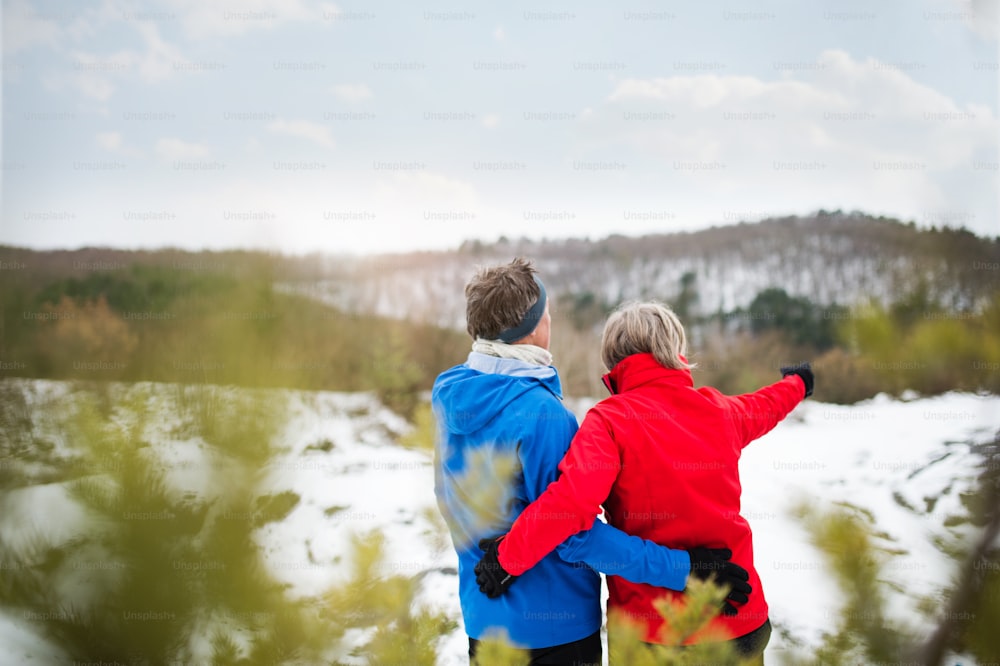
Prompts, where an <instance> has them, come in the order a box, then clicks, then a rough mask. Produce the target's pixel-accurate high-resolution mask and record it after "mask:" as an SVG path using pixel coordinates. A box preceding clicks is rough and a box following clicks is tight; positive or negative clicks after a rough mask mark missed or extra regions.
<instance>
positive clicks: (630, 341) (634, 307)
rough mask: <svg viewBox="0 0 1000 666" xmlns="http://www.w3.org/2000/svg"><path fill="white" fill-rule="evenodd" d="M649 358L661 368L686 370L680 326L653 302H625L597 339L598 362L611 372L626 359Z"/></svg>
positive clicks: (687, 366)
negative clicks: (599, 347)
mask: <svg viewBox="0 0 1000 666" xmlns="http://www.w3.org/2000/svg"><path fill="white" fill-rule="evenodd" d="M632 354H652V355H653V356H654V357H656V360H657V361H659V362H660V365H662V366H663V367H665V368H673V369H675V370H681V369H689V368H691V367H692V366H691V365H690V364H689V363H687V362H686V361H685V360H683V359H682V358H681V356H683V355H685V354H687V336H686V335H685V333H684V326H682V325H681V321H680V319H678V318H677V315H675V314H674V312H673V310H671V309H670V308H668V307H667V306H666V305H664V304H662V303H659V302H657V301H647V302H645V303H640V302H639V301H628V302H625V303H622V304H621V305H619V306H618V307H617V308H616V309H615V311H614V312H612V313H611V316H610V317H608V321H607V323H605V324H604V334H603V335H602V336H601V360H602V361H603V362H604V365H605V366H606V367H607V368H608V370H611V369H612V368H614V367H615V366H616V365H618V363H619V362H620V361H621V360H622V359H624V358H625V357H626V356H631V355H632Z"/></svg>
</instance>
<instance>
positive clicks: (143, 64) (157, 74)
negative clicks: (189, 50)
mask: <svg viewBox="0 0 1000 666" xmlns="http://www.w3.org/2000/svg"><path fill="white" fill-rule="evenodd" d="M137 28H138V30H139V34H140V35H141V36H142V41H143V43H144V44H145V46H146V50H145V52H144V53H142V54H139V55H136V56H135V67H136V70H137V71H138V73H139V77H140V78H141V79H142V80H143V81H146V82H148V83H152V82H156V81H162V80H163V79H167V78H169V77H171V76H172V75H173V73H174V70H175V67H174V65H175V63H179V62H184V61H185V60H186V59H185V58H184V56H183V55H182V54H181V52H180V51H179V50H178V49H177V48H176V47H175V46H173V45H172V44H169V43H167V42H166V41H164V39H163V38H162V37H161V36H160V31H159V29H158V28H157V27H156V25H155V24H152V23H140V24H139V25H138V26H137Z"/></svg>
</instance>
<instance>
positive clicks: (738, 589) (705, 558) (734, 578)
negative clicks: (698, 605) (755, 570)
mask: <svg viewBox="0 0 1000 666" xmlns="http://www.w3.org/2000/svg"><path fill="white" fill-rule="evenodd" d="M688 555H690V556H691V575H692V576H694V577H695V578H700V579H701V580H710V579H714V580H715V582H716V583H717V584H718V585H722V586H726V587H729V594H728V595H727V596H726V600H725V601H723V602H722V614H723V615H736V613H737V611H736V607H735V606H733V605H732V604H731V603H730V601H735V602H736V603H738V604H745V603H746V602H747V601H748V600H749V599H750V597H749V596H747V595H749V594H750V592H751V591H753V588H752V587H750V583H748V582H747V581H748V580H750V574H748V573H747V570H746V569H744V568H743V567H741V566H740V565H738V564H733V563H732V562H730V561H729V560H730V558H732V556H733V551H731V550H729V549H728V548H692V549H691V550H689V551H688Z"/></svg>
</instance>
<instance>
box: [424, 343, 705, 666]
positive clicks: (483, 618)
mask: <svg viewBox="0 0 1000 666" xmlns="http://www.w3.org/2000/svg"><path fill="white" fill-rule="evenodd" d="M431 399H432V405H433V408H434V413H435V416H436V419H437V424H438V437H437V450H436V452H435V453H436V455H435V465H434V471H435V483H434V486H435V488H434V490H435V494H436V495H437V500H438V507H439V508H440V510H441V514H442V515H443V516H444V518H445V521H446V522H447V523H448V528H449V530H450V532H451V538H452V542H453V543H454V545H455V550H456V551H457V552H458V580H459V598H460V600H461V605H462V616H463V618H464V620H465V630H466V633H468V635H469V636H471V637H472V638H477V639H481V638H485V637H488V636H491V635H496V634H499V633H501V632H505V633H506V635H507V636H508V638H509V640H511V641H512V642H514V643H515V644H517V645H520V646H522V647H526V648H541V647H550V646H553V645H559V644H562V643H569V642H572V641H576V640H580V639H581V638H584V637H586V636H589V635H590V634H592V633H594V632H595V631H597V630H598V629H600V626H601V604H600V594H601V581H600V576H599V575H598V573H597V571H602V572H604V573H607V574H614V575H618V576H622V577H623V578H625V579H627V580H630V581H632V582H637V583H649V584H651V585H657V586H660V587H667V588H670V589H675V590H682V589H684V585H685V581H686V579H687V575H688V573H689V570H690V559H689V557H688V554H687V553H686V552H685V551H677V550H670V549H667V548H663V547H660V546H657V545H656V544H654V543H652V542H650V541H644V540H642V539H640V538H638V537H633V536H629V535H627V534H625V533H624V532H621V531H619V530H617V529H615V528H613V527H611V526H609V525H607V524H605V523H603V522H601V521H595V522H594V526H593V528H591V529H590V530H588V531H585V532H580V533H579V534H576V535H574V536H572V537H570V538H569V539H567V540H566V541H564V542H563V543H562V544H561V545H560V546H559V547H558V548H557V549H556V550H555V551H554V552H553V553H550V554H549V555H548V556H546V557H545V558H544V559H543V560H542V561H541V562H539V563H538V564H537V565H536V566H534V567H533V568H532V569H530V570H528V571H526V572H525V573H524V575H522V576H521V577H520V579H519V580H518V581H517V582H515V583H514V585H513V586H511V588H510V590H509V591H508V592H507V593H506V594H505V595H503V596H502V597H500V598H499V599H488V598H487V597H486V595H484V594H483V593H481V592H480V591H479V587H478V586H477V584H476V575H475V573H474V572H473V568H474V567H475V566H476V563H477V562H479V560H480V558H481V557H482V555H483V553H482V551H481V550H480V549H479V546H478V543H479V540H480V539H482V538H486V537H494V536H498V535H500V534H505V533H506V532H507V531H508V530H509V529H510V526H511V525H512V524H513V522H514V520H515V519H516V518H517V516H518V515H519V514H520V513H521V511H523V510H524V508H525V507H526V506H527V505H528V504H529V503H530V502H532V501H533V500H535V499H536V498H537V497H538V496H539V495H541V494H542V492H543V491H544V490H545V488H546V487H547V486H548V485H549V484H550V483H552V482H553V481H555V480H556V478H557V477H558V475H559V471H558V466H559V461H560V460H562V457H563V455H564V454H565V453H566V450H567V449H568V448H569V443H570V440H572V438H573V435H574V434H575V433H576V430H577V423H576V417H574V416H573V414H572V412H570V411H569V410H567V409H566V408H565V407H563V405H562V402H561V400H562V394H561V386H560V383H559V375H558V374H557V373H556V371H555V368H552V367H542V366H537V365H531V364H528V363H524V362H521V361H517V360H513V359H500V358H495V357H492V356H487V355H484V354H479V353H476V352H472V353H471V354H470V355H469V359H468V361H467V362H466V363H464V364H462V365H457V366H455V367H453V368H451V369H449V370H447V371H445V372H443V373H442V374H441V375H440V376H439V377H438V378H437V381H435V383H434V389H433V391H432V394H431ZM505 468H506V469H508V470H510V471H512V472H513V476H512V477H508V478H510V481H509V482H508V483H506V484H501V483H500V482H499V481H498V478H501V477H503V476H504V474H503V470H504V469H505ZM595 569H596V570H597V571H595Z"/></svg>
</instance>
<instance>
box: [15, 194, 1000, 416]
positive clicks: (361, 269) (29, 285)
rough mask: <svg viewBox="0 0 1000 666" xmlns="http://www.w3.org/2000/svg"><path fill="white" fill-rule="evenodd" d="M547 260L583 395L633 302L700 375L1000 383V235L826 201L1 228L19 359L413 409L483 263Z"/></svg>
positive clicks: (915, 385) (840, 397) (574, 389)
mask: <svg viewBox="0 0 1000 666" xmlns="http://www.w3.org/2000/svg"><path fill="white" fill-rule="evenodd" d="M514 256H525V257H528V258H531V259H532V260H534V262H535V263H536V265H537V266H538V268H539V269H540V270H541V272H542V275H543V277H544V279H545V282H546V284H547V286H548V290H549V293H550V297H551V304H552V312H553V318H554V335H553V343H552V345H553V352H554V353H555V355H556V363H557V365H558V367H559V369H560V371H561V373H562V376H563V380H564V385H565V388H566V390H567V392H568V393H569V394H571V395H601V392H602V388H601V386H600V383H599V377H600V375H601V374H602V372H603V370H604V369H603V368H602V367H601V365H600V363H599V360H598V359H599V356H598V341H599V334H600V329H601V325H602V324H603V321H604V319H605V317H606V316H607V314H608V312H609V311H610V310H611V309H612V308H613V307H614V306H615V305H617V304H618V303H620V302H621V301H622V300H625V299H629V298H656V299H659V300H662V301H665V302H667V303H669V304H670V305H671V306H672V307H673V308H674V309H675V310H676V311H677V312H678V313H679V314H680V315H681V317H682V318H683V320H684V322H685V324H686V326H687V327H688V331H689V334H690V338H691V342H692V354H691V355H692V358H693V360H695V361H697V362H698V363H699V371H698V372H697V373H696V381H697V382H699V383H707V384H713V385H716V386H718V387H719V388H721V389H723V390H726V391H730V392H739V391H744V390H750V389H752V388H754V387H755V386H756V385H759V384H762V383H766V382H769V381H771V380H773V379H774V378H775V377H776V373H777V370H778V368H779V367H780V366H781V365H783V364H787V363H789V362H794V361H799V360H804V359H810V360H812V361H813V362H814V364H816V365H817V367H818V369H819V370H820V372H822V373H823V376H824V381H822V382H820V383H819V385H818V387H817V395H818V396H820V398H821V399H824V400H828V401H838V402H853V401H856V400H859V399H863V398H866V397H870V396H871V395H874V394H876V393H879V392H888V393H892V394H900V393H902V392H903V391H905V390H907V389H913V390H916V391H918V392H921V393H939V392H941V391H945V390H949V389H966V390H976V389H988V390H994V391H996V390H1000V379H998V377H1000V372H998V370H1000V340H998V338H1000V336H998V335H997V331H1000V239H997V238H992V239H991V238H981V237H977V236H975V235H973V234H971V233H969V232H967V231H964V230H955V229H929V230H928V229H918V228H917V227H915V226H914V225H912V224H904V223H901V222H899V221H895V220H890V219H886V218H873V217H870V216H866V215H863V214H861V213H851V214H844V213H840V212H834V213H826V212H822V211H821V212H819V213H817V214H815V215H811V216H805V217H789V218H781V219H771V220H765V221H762V222H759V223H754V224H745V223H744V224H738V225H733V226H728V227H718V228H712V229H707V230H703V231H698V232H691V233H674V234H664V235H656V236H643V237H634V238H633V237H624V236H612V237H610V238H605V239H601V240H584V239H577V240H551V241H529V240H510V239H501V240H500V241H498V242H497V243H493V244H484V243H480V242H467V243H465V244H464V245H463V246H462V247H461V248H459V249H457V250H454V251H449V252H416V253H411V254H404V255H384V256H373V257H349V256H323V255H318V254H317V255H310V256H306V257H289V256H278V255H269V254H266V253H260V252H246V251H231V252H199V253H192V252H185V251H181V250H174V249H164V250H159V251H124V250H111V249H101V248H88V249H82V250H75V251H69V250H65V251H51V252H36V251H31V250H26V249H20V248H10V247H6V248H0V268H2V270H0V296H2V304H3V321H2V327H0V361H2V366H0V372H3V374H4V375H6V376H11V375H17V376H34V377H55V378H69V377H76V378H88V379H95V380H103V379H124V380H143V379H151V380H159V381H178V382H192V381H197V382H207V383H236V384H241V385H250V386H292V387H298V388H310V389H316V388H325V389H335V390H365V389H377V390H379V391H380V393H382V394H383V396H384V397H386V398H387V399H388V400H389V401H390V402H392V403H394V404H397V405H399V406H400V407H401V408H402V409H403V410H404V411H409V410H410V409H412V407H413V405H414V404H415V401H416V396H417V395H418V394H419V392H420V391H423V390H426V389H429V388H430V385H431V383H432V381H433V378H434V376H435V375H436V374H437V373H438V372H440V370H442V369H443V368H445V367H447V366H448V365H450V364H452V363H455V362H459V361H460V360H461V359H462V358H464V355H465V353H466V350H467V347H468V338H467V336H466V335H465V334H464V296H463V287H464V285H465V283H466V281H467V280H468V279H469V277H470V276H471V275H472V273H473V271H474V270H475V267H476V266H477V265H482V264H490V263H498V262H506V261H509V260H510V259H511V258H513V257H514Z"/></svg>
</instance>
